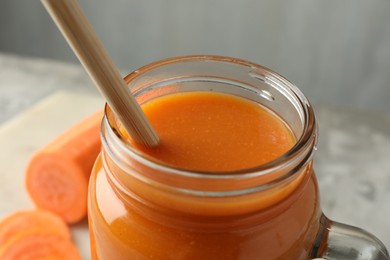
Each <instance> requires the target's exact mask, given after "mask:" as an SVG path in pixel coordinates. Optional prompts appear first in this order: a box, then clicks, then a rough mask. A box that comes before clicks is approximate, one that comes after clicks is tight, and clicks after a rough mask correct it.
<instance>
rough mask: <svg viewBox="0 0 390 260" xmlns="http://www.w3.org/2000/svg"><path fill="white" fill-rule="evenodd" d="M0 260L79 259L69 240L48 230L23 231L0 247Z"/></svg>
mask: <svg viewBox="0 0 390 260" xmlns="http://www.w3.org/2000/svg"><path fill="white" fill-rule="evenodd" d="M0 259H2V260H23V259H29V260H30V259H31V260H34V259H53V260H54V259H57V260H59V259H61V260H78V259H81V257H80V255H79V252H78V251H77V248H76V247H75V245H74V244H73V243H72V241H71V240H69V239H66V238H64V237H63V236H62V235H60V234H58V233H56V232H55V231H53V230H49V229H35V230H24V231H22V232H20V233H18V234H17V235H15V236H13V237H12V238H11V239H10V240H9V241H8V242H7V243H6V244H4V245H1V246H0Z"/></svg>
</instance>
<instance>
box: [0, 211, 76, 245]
mask: <svg viewBox="0 0 390 260" xmlns="http://www.w3.org/2000/svg"><path fill="white" fill-rule="evenodd" d="M34 229H40V230H45V229H49V230H54V231H55V232H56V233H57V234H58V235H60V236H62V237H64V238H66V239H69V240H70V237H71V235H70V231H69V228H68V226H67V225H66V223H65V222H64V220H63V219H61V218H60V217H59V216H57V215H55V214H54V213H51V212H49V211H44V210H26V211H18V212H15V213H13V214H11V215H9V216H8V217H6V218H4V219H3V220H1V221H0V245H4V244H6V243H8V241H9V240H10V239H12V237H14V236H15V235H17V234H19V233H20V232H22V231H28V230H34Z"/></svg>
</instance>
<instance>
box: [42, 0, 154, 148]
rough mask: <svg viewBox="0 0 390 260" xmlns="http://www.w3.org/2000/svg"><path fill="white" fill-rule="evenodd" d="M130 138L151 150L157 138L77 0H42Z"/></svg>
mask: <svg viewBox="0 0 390 260" xmlns="http://www.w3.org/2000/svg"><path fill="white" fill-rule="evenodd" d="M41 1H42V3H43V5H44V6H45V8H46V9H47V11H48V12H49V14H50V15H51V17H52V19H53V20H54V22H55V23H56V24H57V26H58V28H59V29H60V31H61V32H62V34H63V36H64V37H65V39H66V40H67V41H68V43H69V45H70V46H71V47H72V49H73V51H74V53H75V54H76V56H77V57H78V59H79V60H80V62H81V64H82V65H83V66H84V68H85V70H86V71H87V72H88V74H89V76H90V77H91V79H92V80H93V81H94V83H95V85H96V86H97V88H98V89H99V90H100V92H101V94H102V95H103V96H104V97H105V98H106V100H107V103H108V105H109V106H110V107H111V109H112V110H113V111H114V113H115V114H116V116H117V117H118V118H119V120H120V121H121V123H122V125H123V126H124V128H125V129H126V131H127V132H128V133H129V134H130V136H131V137H132V138H133V139H134V140H135V141H136V142H138V143H140V144H142V145H144V146H147V147H154V146H157V145H158V143H159V138H158V136H157V134H156V132H155V131H154V129H153V128H152V126H151V124H150V123H149V121H148V119H147V118H146V116H145V114H144V113H143V111H142V110H141V107H140V106H139V104H138V102H137V101H136V100H135V98H134V97H133V96H132V94H131V93H130V90H129V89H128V87H127V86H126V83H125V82H124V80H123V79H122V77H121V75H120V74H119V71H118V69H117V68H116V67H115V65H114V64H113V62H112V61H111V59H110V57H109V55H108V54H107V52H106V51H105V49H104V47H103V45H102V43H101V42H100V41H99V39H98V38H97V36H96V34H95V33H94V31H93V29H92V26H91V25H90V24H89V22H88V20H87V18H86V17H85V15H84V13H83V11H82V10H81V8H80V6H79V5H78V3H77V1H76V0H41Z"/></svg>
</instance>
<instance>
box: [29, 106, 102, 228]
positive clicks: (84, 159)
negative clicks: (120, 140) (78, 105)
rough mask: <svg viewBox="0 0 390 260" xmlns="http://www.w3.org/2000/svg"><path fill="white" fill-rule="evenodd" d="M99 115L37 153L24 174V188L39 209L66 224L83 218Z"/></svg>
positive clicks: (96, 147)
mask: <svg viewBox="0 0 390 260" xmlns="http://www.w3.org/2000/svg"><path fill="white" fill-rule="evenodd" d="M102 117H103V112H102V111H99V112H97V113H95V114H93V115H91V116H90V117H88V118H87V119H85V120H83V121H82V122H80V123H79V124H77V125H75V126H73V127H72V128H70V129H69V130H68V131H66V132H65V133H63V134H62V135H60V136H59V137H58V138H57V139H55V140H53V141H52V142H51V143H49V144H48V145H47V146H45V147H43V148H42V149H41V150H40V151H38V152H37V153H36V154H35V155H34V156H33V157H32V159H31V161H30V162H29V165H28V167H27V170H26V187H27V191H28V193H29V194H30V197H31V199H32V200H33V201H34V203H35V205H36V206H37V207H38V208H42V209H46V210H50V211H52V212H54V213H56V214H58V215H59V216H61V217H62V218H63V219H64V220H65V221H66V222H68V223H76V222H78V221H80V220H81V219H83V218H84V217H85V216H86V212H87V190H88V180H89V176H90V173H91V170H92V167H93V164H94V161H95V159H96V157H97V155H98V154H99V152H100V146H101V142H100V122H101V119H102Z"/></svg>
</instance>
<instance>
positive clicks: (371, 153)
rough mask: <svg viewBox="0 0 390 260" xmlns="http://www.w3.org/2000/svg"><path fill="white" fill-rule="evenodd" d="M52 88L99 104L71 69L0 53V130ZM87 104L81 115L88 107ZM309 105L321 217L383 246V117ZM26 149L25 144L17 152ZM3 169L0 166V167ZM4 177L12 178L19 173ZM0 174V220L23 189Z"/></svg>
mask: <svg viewBox="0 0 390 260" xmlns="http://www.w3.org/2000/svg"><path fill="white" fill-rule="evenodd" d="M58 90H65V91H67V92H68V93H71V95H77V96H81V97H82V99H83V98H86V99H90V100H95V101H91V104H95V105H99V104H100V103H97V104H96V103H95V102H100V99H99V98H100V96H99V94H98V92H97V90H95V88H94V87H93V85H92V83H91V82H90V80H89V78H88V77H87V75H86V73H85V72H84V71H83V69H82V68H81V67H80V66H79V65H77V64H76V65H74V64H65V63H60V62H54V61H47V60H39V59H29V58H24V57H16V56H12V55H5V54H1V53H0V130H1V129H4V127H9V125H10V124H11V125H12V122H14V121H15V120H17V118H18V115H19V117H20V115H21V113H22V114H23V113H26V111H29V110H28V109H29V108H31V107H34V105H36V104H38V106H39V105H42V103H39V102H40V101H42V100H43V102H46V101H47V98H48V97H49V100H50V98H53V96H52V94H54V93H56V92H57V91H58ZM55 95H56V94H55ZM55 95H54V98H55ZM93 106H94V105H91V107H89V108H86V109H85V111H84V112H83V113H88V112H89V111H91V110H94V109H95V107H93ZM314 108H315V111H316V115H317V118H318V124H319V128H320V142H319V147H318V152H317V155H316V157H315V169H316V174H317V177H318V181H319V186H320V192H321V203H322V208H323V211H324V213H325V214H326V215H327V216H328V217H329V218H331V219H332V220H336V221H339V222H344V223H348V224H351V225H355V226H358V227H361V228H364V229H366V230H368V231H369V232H371V233H373V234H375V235H376V236H378V237H379V238H380V239H381V240H382V241H383V242H384V244H385V245H386V246H387V248H388V249H390V221H389V219H390V113H371V112H367V111H354V110H348V109H343V108H331V107H327V106H319V105H316V104H315V105H314ZM35 109H36V107H35ZM23 111H24V112H23ZM83 113H81V112H80V113H79V114H78V115H76V116H73V115H74V113H73V112H72V113H70V114H71V115H72V116H69V118H68V119H69V121H67V123H65V124H64V125H63V126H62V127H66V126H67V124H68V123H69V124H71V122H73V121H74V120H77V118H81V117H82V115H83ZM64 122H65V121H64ZM57 130H58V129H57ZM32 148H33V147H28V146H27V145H26V147H23V145H22V146H21V147H19V149H30V150H31V149H32ZM9 149H10V147H4V146H0V151H1V152H2V153H1V152H0V156H3V158H0V160H1V159H3V161H2V164H4V163H6V162H4V158H5V157H4V154H6V153H7V151H8V150H9ZM30 152H31V151H30ZM25 160H26V159H25ZM21 163H24V161H23V162H22V161H21ZM5 168H6V167H4V165H3V166H2V169H5ZM12 174H14V175H15V176H18V175H21V174H23V173H22V172H14V173H12ZM2 176H10V173H8V174H5V173H4V172H1V171H0V183H1V185H2V186H0V196H1V197H0V217H3V216H5V215H7V214H9V213H11V212H12V210H13V209H14V208H16V207H22V206H24V205H26V204H28V203H29V202H28V198H27V197H25V195H20V194H22V193H23V192H24V190H23V188H20V189H18V190H10V189H7V185H9V183H12V182H17V181H20V178H19V179H18V178H14V179H13V178H9V177H7V178H8V179H4V178H3V177H2ZM18 185H20V184H18ZM11 186H12V185H11ZM18 196H20V197H21V198H20V199H18V200H19V201H20V205H18V204H12V203H13V202H12V200H10V199H9V198H12V197H18ZM85 228H86V223H81V224H80V225H78V226H76V227H73V231H74V233H75V236H76V240H77V243H78V245H79V246H80V247H83V248H82V251H83V252H82V254H83V258H84V259H88V255H89V252H88V249H86V248H85V244H87V243H88V236H87V235H85V234H86V233H85V232H86V231H85ZM83 229H84V230H83ZM80 234H81V235H80Z"/></svg>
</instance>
